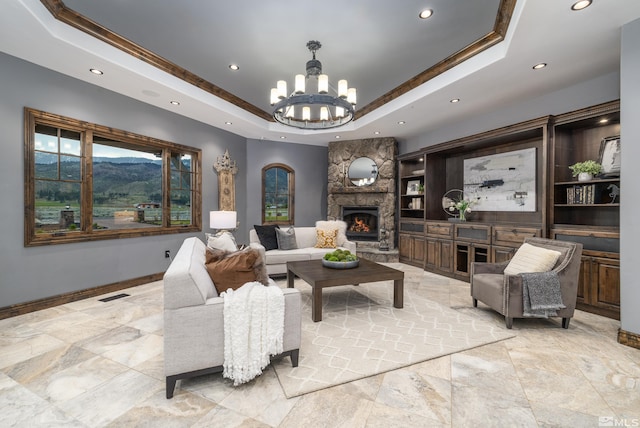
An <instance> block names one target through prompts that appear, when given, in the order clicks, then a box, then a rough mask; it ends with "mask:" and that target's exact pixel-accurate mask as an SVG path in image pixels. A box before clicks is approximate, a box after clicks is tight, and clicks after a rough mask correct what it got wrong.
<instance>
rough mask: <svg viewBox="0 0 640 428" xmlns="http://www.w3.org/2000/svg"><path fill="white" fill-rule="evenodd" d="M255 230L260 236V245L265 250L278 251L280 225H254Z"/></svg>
mask: <svg viewBox="0 0 640 428" xmlns="http://www.w3.org/2000/svg"><path fill="white" fill-rule="evenodd" d="M253 229H254V230H255V231H256V234H257V235H258V239H259V240H260V244H262V246H263V247H264V249H265V250H267V251H268V250H276V249H277V248H278V238H277V237H276V229H279V227H278V225H277V224H276V225H266V226H260V225H257V224H256V225H254V226H253Z"/></svg>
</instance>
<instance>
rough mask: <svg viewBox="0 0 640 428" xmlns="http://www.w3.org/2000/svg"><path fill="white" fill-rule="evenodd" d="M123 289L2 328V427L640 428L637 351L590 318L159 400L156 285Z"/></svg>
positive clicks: (606, 322) (181, 391)
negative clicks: (296, 389)
mask: <svg viewBox="0 0 640 428" xmlns="http://www.w3.org/2000/svg"><path fill="white" fill-rule="evenodd" d="M392 266H394V267H398V268H401V269H404V270H411V269H415V268H413V267H411V266H407V265H401V264H392ZM422 275H423V285H424V287H425V290H426V292H427V293H428V296H429V298H430V299H432V300H434V301H437V302H439V303H441V304H443V305H447V306H449V307H452V308H454V309H456V310H459V311H463V312H464V313H466V314H468V315H470V316H474V317H477V318H479V319H483V320H485V321H488V322H491V323H494V324H496V325H502V326H504V321H503V318H502V317H500V316H499V315H497V314H496V313H495V312H493V311H491V310H489V309H487V308H486V307H484V306H482V305H481V307H479V308H477V309H474V308H473V307H472V305H471V298H470V297H469V285H468V284H466V283H464V282H459V281H455V280H451V279H448V278H444V277H441V276H438V275H433V274H430V273H423V274H422ZM279 283H280V284H282V285H284V281H279ZM123 292H126V293H128V294H130V297H126V298H123V299H118V300H114V301H111V302H107V303H103V302H100V301H98V298H93V299H87V300H82V301H78V302H73V303H69V304H66V305H62V306H58V307H55V308H50V309H46V310H43V311H39V312H34V313H30V314H26V315H22V316H19V317H15V318H10V319H6V320H0V426H1V427H10V426H17V427H34V426H46V427H56V426H64V427H76V426H77V427H101V426H114V427H134V426H135V427H139V426H140V427H144V426H148V427H225V428H226V427H296V428H297V427H384V428H388V427H403V428H404V427H478V426H482V427H488V426H496V427H513V426H520V427H547V426H548V427H598V426H640V350H638V349H634V348H630V347H627V346H623V345H620V344H618V343H617V342H616V334H617V329H618V327H619V322H617V321H614V320H610V319H607V318H603V317H600V316H596V315H593V314H589V313H585V312H581V311H578V312H577V313H576V316H575V317H574V318H573V319H572V320H571V326H570V328H569V330H564V329H562V328H560V327H559V322H560V321H559V320H551V321H547V320H515V322H514V328H513V330H512V332H513V333H514V334H515V335H516V337H514V338H512V339H508V340H504V341H501V342H498V343H494V344H490V345H486V346H482V347H478V348H475V349H471V350H468V351H465V352H461V353H458V354H454V355H450V356H446V357H442V358H438V359H435V360H431V361H427V362H424V363H420V364H416V365H413V366H410V367H407V368H403V369H399V370H395V371H391V372H388V373H385V374H381V375H377V376H374V377H370V378H366V379H363V380H359V381H355V382H351V383H349V384H345V385H340V386H336V387H333V388H329V389H325V390H322V391H318V392H315V393H311V394H307V395H303V396H300V397H296V398H293V399H286V398H285V397H284V395H283V393H282V390H281V388H280V385H279V383H278V380H277V378H276V376H275V374H274V372H273V370H272V369H271V368H268V369H267V370H265V372H264V374H263V375H262V376H261V377H259V378H257V379H256V380H254V381H252V382H251V383H249V384H246V385H243V386H240V387H236V388H234V387H233V386H232V384H231V383H230V382H229V381H227V380H225V379H223V378H222V376H221V375H220V374H216V375H210V376H204V377H201V378H196V379H192V380H188V381H183V382H182V384H179V385H178V389H177V390H176V395H175V397H174V398H173V399H172V400H166V399H165V391H164V378H163V371H162V283H161V282H154V283H150V284H146V285H142V286H139V287H135V288H131V289H128V290H124V291H123ZM119 293H121V292H118V293H112V294H119ZM302 352H304V351H302Z"/></svg>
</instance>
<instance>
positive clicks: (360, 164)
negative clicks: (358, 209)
mask: <svg viewBox="0 0 640 428" xmlns="http://www.w3.org/2000/svg"><path fill="white" fill-rule="evenodd" d="M348 174H349V180H351V184H353V185H354V186H369V185H371V184H373V183H375V181H376V178H378V165H376V163H375V161H373V159H370V158H367V157H361V158H358V159H356V160H354V161H353V162H351V165H349V172H348Z"/></svg>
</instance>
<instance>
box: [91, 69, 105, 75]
mask: <svg viewBox="0 0 640 428" xmlns="http://www.w3.org/2000/svg"><path fill="white" fill-rule="evenodd" d="M89 71H90V72H92V73H93V74H97V75H98V76H102V75H103V74H104V73H103V72H102V70H98V69H97V68H90V69H89Z"/></svg>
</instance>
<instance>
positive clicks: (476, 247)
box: [453, 241, 490, 281]
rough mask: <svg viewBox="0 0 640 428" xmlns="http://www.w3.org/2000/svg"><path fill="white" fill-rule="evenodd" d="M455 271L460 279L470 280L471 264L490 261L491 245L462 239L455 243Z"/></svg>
mask: <svg viewBox="0 0 640 428" xmlns="http://www.w3.org/2000/svg"><path fill="white" fill-rule="evenodd" d="M453 258H454V261H453V266H454V271H453V273H454V274H455V276H456V277H457V278H458V279H463V280H465V281H468V280H469V278H470V276H471V264H472V263H474V262H479V263H487V262H489V261H490V246H489V245H485V244H475V243H468V242H462V241H456V242H455V243H454V254H453Z"/></svg>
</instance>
